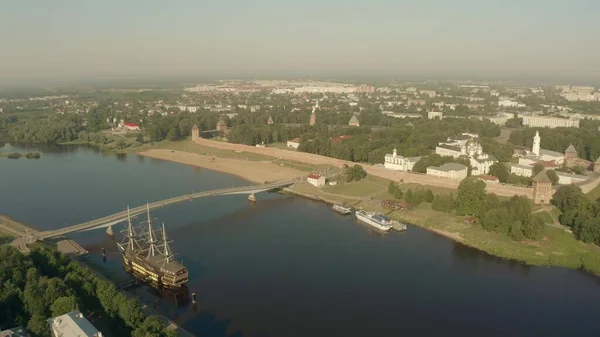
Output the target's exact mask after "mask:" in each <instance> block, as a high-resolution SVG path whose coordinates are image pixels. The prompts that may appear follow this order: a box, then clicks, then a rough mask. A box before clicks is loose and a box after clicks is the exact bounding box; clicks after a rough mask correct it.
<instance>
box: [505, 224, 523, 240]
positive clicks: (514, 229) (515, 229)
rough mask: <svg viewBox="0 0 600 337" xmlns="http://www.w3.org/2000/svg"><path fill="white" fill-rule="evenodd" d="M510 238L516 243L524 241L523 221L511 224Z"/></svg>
mask: <svg viewBox="0 0 600 337" xmlns="http://www.w3.org/2000/svg"><path fill="white" fill-rule="evenodd" d="M508 236H510V238H511V239H513V240H515V241H521V240H523V230H522V229H521V221H513V222H512V223H511V224H510V229H509V231H508Z"/></svg>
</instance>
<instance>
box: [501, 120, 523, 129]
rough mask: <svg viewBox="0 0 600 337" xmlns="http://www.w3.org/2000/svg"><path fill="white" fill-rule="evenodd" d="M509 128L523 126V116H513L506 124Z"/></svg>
mask: <svg viewBox="0 0 600 337" xmlns="http://www.w3.org/2000/svg"><path fill="white" fill-rule="evenodd" d="M504 125H505V126H506V127H507V128H512V129H517V128H520V127H521V126H522V120H521V118H511V119H509V120H507V121H506V123H505V124H504Z"/></svg>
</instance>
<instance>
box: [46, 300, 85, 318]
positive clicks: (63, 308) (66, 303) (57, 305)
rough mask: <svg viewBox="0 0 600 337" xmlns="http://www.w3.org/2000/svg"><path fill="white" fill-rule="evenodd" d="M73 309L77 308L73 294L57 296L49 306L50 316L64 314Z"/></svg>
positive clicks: (77, 304) (77, 303) (77, 302)
mask: <svg viewBox="0 0 600 337" xmlns="http://www.w3.org/2000/svg"><path fill="white" fill-rule="evenodd" d="M75 310H79V301H78V300H77V298H76V297H75V296H67V297H65V296H63V297H59V298H57V299H56V301H54V303H52V305H51V306H50V311H51V312H52V317H56V316H60V315H64V314H66V313H69V312H71V311H75Z"/></svg>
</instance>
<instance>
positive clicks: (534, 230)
mask: <svg viewBox="0 0 600 337" xmlns="http://www.w3.org/2000/svg"><path fill="white" fill-rule="evenodd" d="M388 192H389V193H390V194H391V195H393V196H394V197H395V198H396V199H404V200H405V201H406V202H407V203H410V204H412V205H417V204H419V203H422V202H427V203H431V208H432V209H433V210H436V211H439V212H444V213H449V214H456V215H462V216H468V217H470V219H472V222H473V223H476V224H477V225H479V226H481V228H483V229H485V230H487V231H493V232H496V233H501V234H505V235H508V236H509V237H510V238H511V239H513V240H515V241H521V240H524V239H529V240H539V239H541V238H542V237H543V234H544V223H543V222H542V220H541V219H539V218H537V217H535V216H533V215H532V214H531V204H530V202H529V200H527V198H526V197H522V196H514V197H512V198H510V199H508V200H505V201H501V200H500V199H499V198H498V196H496V195H495V194H493V193H486V191H485V183H484V182H482V181H480V180H477V179H471V178H469V179H464V180H463V181H461V183H460V185H459V186H458V191H457V195H456V197H455V196H454V194H452V193H450V194H437V195H434V194H433V192H432V191H431V190H429V189H418V190H415V191H413V190H411V189H407V190H403V189H402V187H401V186H398V185H397V184H395V183H394V182H390V185H389V186H388Z"/></svg>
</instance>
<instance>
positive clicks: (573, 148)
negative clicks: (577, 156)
mask: <svg viewBox="0 0 600 337" xmlns="http://www.w3.org/2000/svg"><path fill="white" fill-rule="evenodd" d="M565 153H577V150H576V149H575V146H573V144H571V145H569V147H568V148H567V149H566V150H565Z"/></svg>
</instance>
